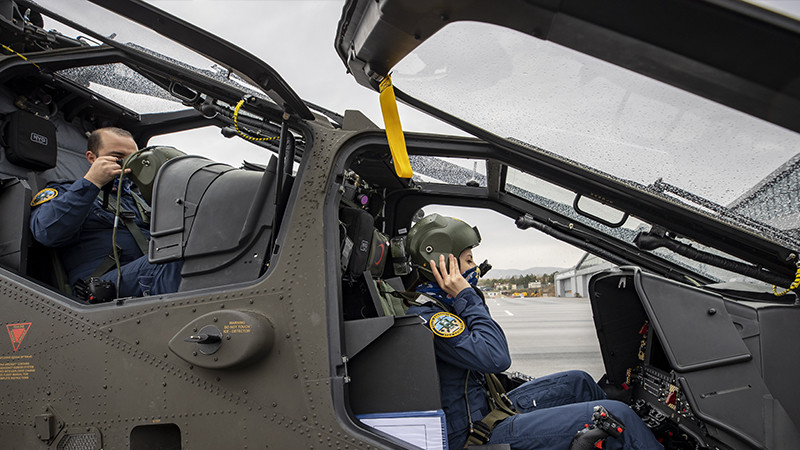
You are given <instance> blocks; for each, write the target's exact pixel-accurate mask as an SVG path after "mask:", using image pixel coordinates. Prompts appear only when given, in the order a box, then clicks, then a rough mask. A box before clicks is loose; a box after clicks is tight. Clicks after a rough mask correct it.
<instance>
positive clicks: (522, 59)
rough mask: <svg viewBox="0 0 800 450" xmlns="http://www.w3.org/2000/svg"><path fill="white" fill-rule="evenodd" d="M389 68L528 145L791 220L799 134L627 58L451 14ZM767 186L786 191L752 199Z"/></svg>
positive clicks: (692, 196) (771, 219)
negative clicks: (601, 55)
mask: <svg viewBox="0 0 800 450" xmlns="http://www.w3.org/2000/svg"><path fill="white" fill-rule="evenodd" d="M465 48H468V49H470V51H468V52H465V51H463V49H465ZM392 79H393V83H394V84H395V85H396V86H398V87H399V88H400V89H402V90H403V91H405V92H406V93H408V94H410V95H412V96H413V97H415V98H418V99H420V100H422V101H424V102H426V103H428V104H431V105H434V106H436V107H437V108H440V109H442V110H444V111H445V112H448V113H450V114H452V115H455V116H457V117H459V118H462V119H464V120H466V121H468V122H471V123H473V124H475V125H477V126H479V127H481V128H483V129H485V130H487V131H490V132H492V133H494V134H496V135H498V136H500V137H503V138H507V139H509V140H513V141H515V142H516V143H518V144H520V143H523V144H527V146H528V147H529V148H530V150H531V151H542V150H544V151H546V152H548V153H550V152H552V153H553V154H555V155H556V156H557V157H560V158H563V159H568V160H571V161H576V162H579V163H581V164H583V165H587V166H589V167H591V168H592V169H593V170H597V171H601V172H604V173H607V174H610V175H612V176H614V177H615V178H619V179H621V180H624V181H626V182H628V183H629V184H632V185H634V186H636V187H638V188H645V187H647V186H650V188H651V189H650V190H651V191H656V192H661V193H664V194H665V195H669V196H671V197H674V198H675V199H677V200H679V201H681V202H683V203H686V204H690V205H693V206H698V205H699V206H700V207H701V208H702V209H704V210H708V209H709V206H708V204H709V202H710V203H712V204H714V205H712V208H711V209H713V207H716V206H717V205H721V206H722V207H727V208H728V209H730V210H731V212H732V213H733V214H728V211H727V209H726V208H722V210H724V211H723V212H721V213H720V212H718V213H716V214H721V215H724V216H726V217H721V218H722V219H726V220H732V221H734V222H736V223H739V221H737V220H736V217H735V216H736V215H737V214H738V215H745V216H748V217H750V218H751V219H755V220H757V221H761V222H763V223H765V224H767V225H770V226H771V227H775V228H778V229H781V230H785V231H788V230H790V229H791V228H793V227H795V226H796V225H793V224H796V223H797V222H796V221H790V222H791V224H789V225H788V226H787V223H786V220H785V218H786V216H787V215H788V214H791V211H793V210H794V208H793V207H792V203H788V202H790V201H791V199H792V198H795V199H796V198H797V196H798V195H797V193H798V189H800V183H798V182H797V175H793V176H786V175H787V171H788V173H790V174H794V173H795V172H796V169H797V166H798V164H793V162H796V158H795V156H796V155H797V154H798V150H800V135H798V134H797V133H794V132H791V131H787V130H785V129H783V128H780V127H778V126H775V125H772V124H770V123H768V122H765V121H763V120H760V119H756V118H753V117H751V116H749V115H746V114H744V113H741V112H738V111H736V110H733V109H731V108H728V107H725V106H721V105H719V104H716V103H713V102H711V101H708V100H706V99H704V98H701V97H699V96H696V95H693V94H689V93H686V92H684V91H682V90H679V89H677V88H674V87H672V86H669V85H666V84H664V83H661V82H658V81H654V80H652V79H650V78H647V77H645V76H642V75H639V74H636V73H634V72H631V71H628V70H626V69H622V68H620V67H617V66H614V65H612V64H609V63H606V62H603V61H600V60H598V59H595V58H592V57H590V56H586V55H584V54H581V53H578V52H575V51H572V50H569V49H567V48H564V47H561V46H559V45H557V44H553V43H551V42H547V41H542V40H539V39H537V38H534V37H531V36H528V35H526V34H523V33H519V32H517V31H514V30H511V29H507V28H503V27H499V26H495V25H489V24H484V23H474V22H457V23H454V24H451V25H448V26H447V27H445V28H444V29H443V30H441V31H440V32H439V33H438V34H436V35H434V36H433V37H432V38H430V39H429V40H428V41H426V42H425V43H423V44H422V45H421V46H420V47H419V48H417V49H416V50H415V51H414V52H413V53H411V54H409V55H408V56H407V57H406V58H405V59H404V60H402V61H401V62H400V63H399V64H398V65H397V66H395V67H394V69H393V74H392ZM673 187H674V188H673ZM770 192H781V193H785V194H786V195H785V196H784V197H785V198H786V199H787V201H786V202H784V201H781V202H774V203H776V204H775V207H774V208H770V209H769V211H764V209H765V208H756V207H753V203H756V204H759V200H758V199H760V198H763V197H770V195H769V193H770ZM784 197H781V198H784ZM748 199H754V200H753V201H748ZM778 203H779V204H778ZM740 225H741V223H740ZM770 237H771V238H773V239H775V240H777V241H781V242H784V243H786V242H787V240H789V239H788V238H786V237H785V236H779V237H777V238H776V237H774V236H770Z"/></svg>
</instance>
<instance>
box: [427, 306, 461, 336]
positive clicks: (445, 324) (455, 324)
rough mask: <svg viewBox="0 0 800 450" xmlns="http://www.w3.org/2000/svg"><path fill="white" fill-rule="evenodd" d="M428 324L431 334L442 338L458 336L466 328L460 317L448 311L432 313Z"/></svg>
mask: <svg viewBox="0 0 800 450" xmlns="http://www.w3.org/2000/svg"><path fill="white" fill-rule="evenodd" d="M428 326H430V327H431V331H433V334H435V335H437V336H439V337H443V338H451V337H455V336H458V335H459V334H461V333H462V332H463V331H464V330H465V329H466V326H465V325H464V321H463V320H461V317H458V316H457V315H455V314H452V313H449V312H438V313H436V314H434V315H433V317H431V320H429V321H428Z"/></svg>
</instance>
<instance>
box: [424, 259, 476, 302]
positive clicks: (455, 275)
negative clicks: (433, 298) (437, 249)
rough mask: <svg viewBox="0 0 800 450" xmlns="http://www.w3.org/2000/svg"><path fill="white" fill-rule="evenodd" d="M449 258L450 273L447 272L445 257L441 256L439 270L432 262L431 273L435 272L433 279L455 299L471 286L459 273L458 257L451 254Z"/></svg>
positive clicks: (431, 261)
mask: <svg viewBox="0 0 800 450" xmlns="http://www.w3.org/2000/svg"><path fill="white" fill-rule="evenodd" d="M449 258H450V270H449V271H448V270H447V263H446V262H445V259H444V255H439V267H438V268H437V267H436V263H435V262H434V261H433V260H430V264H431V272H433V278H435V279H436V282H437V283H439V287H440V288H442V290H444V291H445V292H447V293H448V294H450V295H451V296H453V297H455V296H457V295H458V293H459V292H461V291H463V290H464V289H466V288H468V287H470V286H469V283H468V282H467V280H466V279H465V278H464V277H462V276H461V273H460V272H459V271H458V260H456V257H455V256H453V255H452V254H451V255H450V256H449Z"/></svg>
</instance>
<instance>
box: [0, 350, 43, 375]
mask: <svg viewBox="0 0 800 450" xmlns="http://www.w3.org/2000/svg"><path fill="white" fill-rule="evenodd" d="M31 358H33V356H31V355H14V356H0V381H16V380H28V379H30V376H31V374H32V373H34V372H36V369H35V368H34V367H33V364H31V362H30V359H31Z"/></svg>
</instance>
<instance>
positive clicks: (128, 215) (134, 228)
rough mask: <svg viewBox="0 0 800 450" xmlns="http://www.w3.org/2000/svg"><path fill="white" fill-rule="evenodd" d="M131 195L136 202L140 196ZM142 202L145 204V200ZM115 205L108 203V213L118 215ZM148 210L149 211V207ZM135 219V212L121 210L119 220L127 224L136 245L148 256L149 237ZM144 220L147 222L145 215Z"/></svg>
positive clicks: (140, 209)
mask: <svg viewBox="0 0 800 450" xmlns="http://www.w3.org/2000/svg"><path fill="white" fill-rule="evenodd" d="M102 194H103V192H102V191H101V192H100V194H99V195H102ZM131 195H132V196H133V198H134V200H136V198H137V197H138V195H136V194H134V193H133V192H131ZM141 201H142V202H143V203H144V200H143V199H142V200H141ZM104 203H105V202H104ZM114 203H115V202H108V211H109V212H111V213H112V214H114V215H117V214H116V213H117V211H116V208H115V206H114ZM136 204H137V208H139V211H140V212H141V211H142V207H141V206H140V205H139V203H138V201H136ZM148 209H149V207H148ZM135 217H136V213H134V212H133V211H128V210H127V209H125V208H122V207H120V208H119V218H120V220H122V223H123V224H125V227H126V228H127V229H128V231H129V232H130V233H131V236H133V240H135V241H136V245H137V246H138V247H139V250H141V251H142V254H143V255H146V254H147V249H148V245H149V244H148V241H147V237H145V235H144V233H143V232H142V230H141V229H140V228H139V226H138V225H136V221H135V220H134V218H135ZM142 220H145V215H144V213H142Z"/></svg>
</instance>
